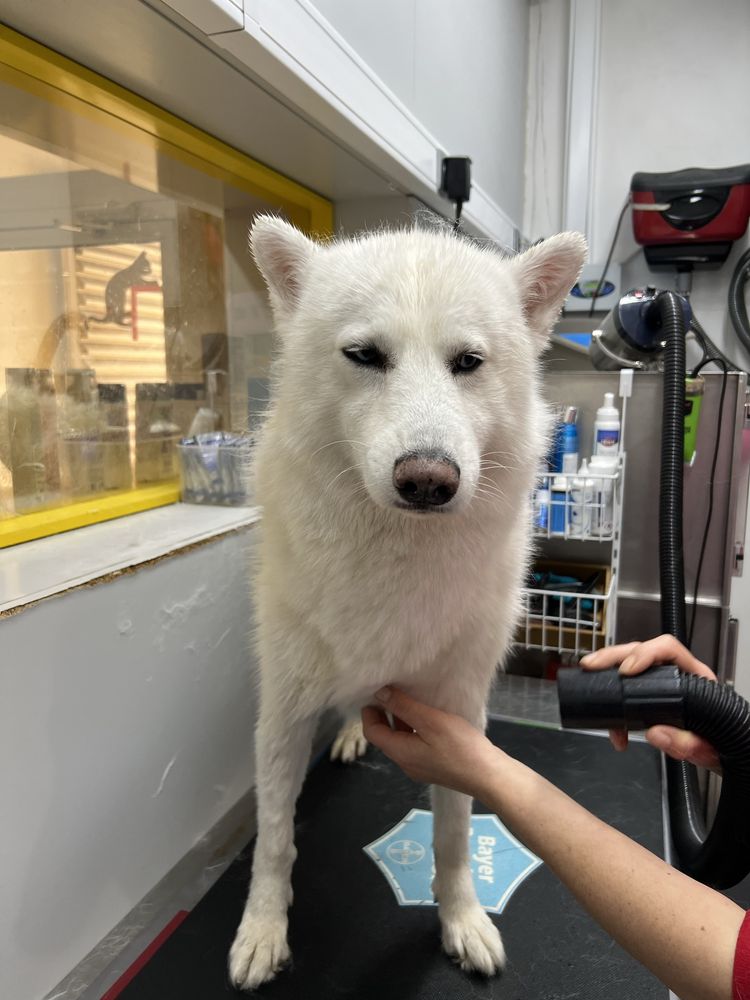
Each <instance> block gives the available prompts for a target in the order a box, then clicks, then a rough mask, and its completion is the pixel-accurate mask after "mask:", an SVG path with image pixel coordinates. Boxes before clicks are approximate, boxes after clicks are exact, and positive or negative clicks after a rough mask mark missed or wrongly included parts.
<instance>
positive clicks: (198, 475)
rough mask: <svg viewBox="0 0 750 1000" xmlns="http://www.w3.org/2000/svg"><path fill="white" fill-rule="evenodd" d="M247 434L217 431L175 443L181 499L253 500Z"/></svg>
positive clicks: (231, 503)
mask: <svg viewBox="0 0 750 1000" xmlns="http://www.w3.org/2000/svg"><path fill="white" fill-rule="evenodd" d="M252 445H253V439H252V437H251V436H250V435H249V434H232V433H229V432H227V431H216V432H214V433H211V434H199V435H198V436H197V437H192V438H185V439H183V440H182V441H180V443H179V444H178V445H177V452H178V454H179V457H180V480H181V483H182V500H183V502H184V503H198V504H215V505H217V506H222V507H245V506H250V505H251V504H252V502H253V501H252V494H251V491H250V475H249V471H250V458H251V454H252Z"/></svg>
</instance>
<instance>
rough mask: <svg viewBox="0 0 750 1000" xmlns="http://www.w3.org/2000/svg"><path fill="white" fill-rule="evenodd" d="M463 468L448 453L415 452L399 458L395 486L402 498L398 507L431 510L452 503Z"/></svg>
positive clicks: (394, 475) (396, 465) (395, 466)
mask: <svg viewBox="0 0 750 1000" xmlns="http://www.w3.org/2000/svg"><path fill="white" fill-rule="evenodd" d="M460 479H461V470H460V469H459V467H458V466H457V465H456V463H455V462H454V461H453V460H452V459H451V458H448V457H447V456H446V455H440V454H436V453H434V452H412V453H411V454H408V455H402V456H401V458H398V459H396V462H395V464H394V466H393V485H394V487H395V489H396V492H397V493H398V495H399V497H400V498H401V501H403V502H402V503H399V504H398V506H399V507H409V508H411V509H414V510H430V509H431V508H434V507H442V506H443V504H446V503H449V502H450V501H451V500H452V499H453V497H454V496H455V495H456V493H457V492H458V485H459V481H460Z"/></svg>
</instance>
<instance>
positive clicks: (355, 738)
mask: <svg viewBox="0 0 750 1000" xmlns="http://www.w3.org/2000/svg"><path fill="white" fill-rule="evenodd" d="M366 750H367V740H366V739H365V734H364V733H363V732H362V723H361V722H360V721H359V720H358V719H357V720H355V721H354V722H349V723H347V724H346V725H345V726H342V727H341V729H340V730H339V734H338V736H337V737H336V739H335V740H334V741H333V746H332V747H331V760H340V761H342V762H343V763H344V764H350V763H351V762H352V761H353V760H356V759H357V757H361V756H362V755H363V754H364V753H365V751H366Z"/></svg>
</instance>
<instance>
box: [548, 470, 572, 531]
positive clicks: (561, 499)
mask: <svg viewBox="0 0 750 1000" xmlns="http://www.w3.org/2000/svg"><path fill="white" fill-rule="evenodd" d="M550 494H551V503H550V518H549V520H550V531H551V533H552V534H553V535H564V534H565V533H566V532H565V528H566V525H567V520H568V480H567V479H566V478H565V476H555V478H554V479H553V481H552V487H551V489H550Z"/></svg>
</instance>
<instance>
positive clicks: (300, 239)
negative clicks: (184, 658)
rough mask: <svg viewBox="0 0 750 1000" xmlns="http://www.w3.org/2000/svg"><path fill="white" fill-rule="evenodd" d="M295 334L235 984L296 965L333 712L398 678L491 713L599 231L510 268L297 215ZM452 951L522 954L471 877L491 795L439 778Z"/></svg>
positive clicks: (461, 709) (354, 705)
mask: <svg viewBox="0 0 750 1000" xmlns="http://www.w3.org/2000/svg"><path fill="white" fill-rule="evenodd" d="M250 242H251V248H252V252H253V254H254V256H255V260H256V262H257V264H258V267H259V268H260V270H261V272H262V273H263V276H264V277H265V280H266V282H267V284H268V289H269V293H270V298H271V304H272V307H273V311H274V317H275V322H276V328H277V331H278V334H279V340H280V353H279V357H278V360H277V363H276V373H275V374H276V382H275V391H274V399H273V404H272V407H271V410H270V413H269V416H268V420H267V423H266V424H265V426H264V428H263V431H262V435H261V439H260V442H259V445H258V452H257V465H256V490H257V497H258V502H259V503H261V504H262V506H263V511H264V514H263V528H262V541H261V552H260V569H259V573H258V577H257V580H256V586H255V598H256V605H257V619H258V620H257V625H258V647H259V655H260V662H261V709H260V719H259V721H258V727H257V733H256V739H257V775H258V780H257V796H258V840H257V845H256V849H255V859H254V864H253V878H252V884H251V888H250V894H249V896H248V900H247V904H246V906H245V911H244V914H243V916H242V921H241V923H240V926H239V929H238V931H237V936H236V938H235V941H234V944H233V945H232V949H231V953H230V959H229V968H230V975H231V978H232V981H233V982H234V983H235V984H237V985H238V986H241V987H244V988H247V989H251V988H253V987H256V986H258V985H259V984H260V983H262V982H264V981H266V980H268V979H270V978H271V977H272V976H273V975H274V973H275V972H276V971H277V970H278V969H279V967H280V966H281V965H282V964H283V963H284V962H285V961H286V960H287V959H288V958H289V947H288V945H287V908H288V906H289V904H290V902H291V899H292V892H291V882H290V878H291V869H292V864H293V862H294V858H295V854H296V851H295V847H294V842H293V817H294V808H295V801H296V798H297V795H298V793H299V790H300V786H301V784H302V779H303V776H304V773H305V768H306V765H307V761H308V756H309V751H310V744H311V739H312V736H313V731H314V728H315V722H316V719H317V717H318V715H319V714H320V712H321V710H322V709H324V708H326V707H329V706H335V707H336V708H339V709H340V710H341V711H342V712H343V713H344V717H345V718H347V719H348V720H349V721H348V723H347V725H345V727H344V729H343V730H342V735H341V736H340V738H339V740H338V742H337V744H336V746H335V748H334V752H335V753H337V754H338V755H339V756H341V757H342V758H351V757H353V756H356V755H358V754H359V753H361V752H362V751H363V749H364V740H363V737H362V732H361V729H360V728H359V727H358V724H357V721H356V720H357V717H358V713H359V709H360V708H361V706H363V705H365V704H367V703H368V702H369V701H370V699H371V698H372V696H373V694H374V692H375V691H376V690H377V689H378V688H380V687H381V686H382V685H383V684H386V683H394V684H397V685H399V686H400V687H402V688H404V689H405V690H406V691H408V692H410V693H412V694H413V695H415V696H416V697H418V698H420V699H422V700H424V701H426V702H428V703H430V704H431V705H434V706H437V707H439V708H443V709H446V710H449V711H452V712H456V713H460V714H461V715H463V716H464V717H465V718H466V719H468V720H470V721H471V722H472V723H474V724H475V725H477V726H480V727H483V726H484V723H485V706H486V700H487V695H488V691H489V687H490V684H491V681H492V678H493V675H494V672H495V669H496V666H497V664H498V662H499V661H501V660H502V658H503V656H504V654H505V651H506V649H507V647H508V645H509V643H510V641H511V639H512V635H513V629H514V624H515V622H516V618H517V613H518V610H519V593H520V588H521V585H522V583H523V579H524V574H525V571H526V566H527V560H528V556H529V525H530V516H529V509H528V498H529V495H530V491H531V489H532V486H533V482H534V478H535V475H536V473H537V470H538V468H539V464H540V460H541V458H542V456H543V454H544V452H545V450H546V445H547V432H548V414H547V410H546V408H545V406H544V404H543V403H542V401H541V398H540V394H539V386H538V373H537V369H538V362H537V359H538V355H539V354H540V352H541V351H542V349H543V348H544V346H545V343H546V340H547V336H548V334H549V332H550V330H551V328H552V326H553V324H554V322H555V320H556V318H557V316H558V314H559V312H560V308H561V306H562V303H563V301H564V299H565V296H566V295H567V293H568V290H569V289H570V288H571V287H572V286H573V285H574V284H575V281H576V278H577V277H578V274H579V271H580V268H581V265H582V263H583V259H584V254H585V243H584V240H583V237H581V236H580V235H578V234H576V233H563V234H562V235H560V236H555V237H552V238H551V239H549V240H546V241H545V242H544V243H541V244H539V245H538V246H535V247H533V248H532V249H531V250H529V251H528V252H526V253H524V254H522V255H521V256H517V257H515V258H512V259H508V258H504V257H502V256H501V255H499V254H498V253H497V252H495V251H493V250H490V249H485V248H481V247H479V246H477V245H475V244H473V243H471V242H470V241H468V240H466V239H463V238H460V237H456V236H455V235H453V233H452V232H450V231H449V230H444V231H440V230H434V231H426V230H420V229H414V230H409V231H405V232H382V233H377V234H373V235H368V236H365V237H362V238H360V239H357V240H351V241H350V240H341V241H336V242H332V243H329V244H325V245H318V244H316V243H313V242H311V241H310V240H309V239H307V237H305V236H304V235H303V234H302V233H300V232H299V231H297V230H296V229H294V228H292V227H291V226H289V225H288V224H286V223H285V222H283V221H281V220H280V219H277V218H273V217H269V216H266V217H261V218H259V219H258V220H257V221H256V223H255V225H254V227H253V229H252V231H251V235H250ZM432 801H433V811H434V830H435V833H434V845H433V846H434V854H435V867H436V887H435V888H436V896H437V897H438V900H439V915H440V921H441V924H442V940H443V947H444V948H445V950H446V952H448V954H449V955H451V956H453V957H454V958H455V959H456V960H457V961H458V962H460V964H461V966H462V968H464V969H467V970H478V971H480V972H483V973H485V974H487V975H490V974H492V973H495V972H497V971H498V969H499V968H500V967H501V966H502V964H503V961H504V952H503V946H502V942H501V940H500V935H499V933H498V931H497V928H496V927H495V926H494V924H493V923H492V921H491V920H490V918H489V917H488V916H487V914H486V913H485V912H484V910H483V909H482V908H481V906H480V904H479V902H478V901H477V898H476V896H475V893H474V888H473V885H472V880H471V876H470V871H469V867H468V826H469V815H470V809H471V802H470V800H469V799H468V798H467V797H466V796H464V795H461V794H459V793H457V792H453V791H447V790H445V789H442V788H437V787H436V788H433V790H432Z"/></svg>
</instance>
